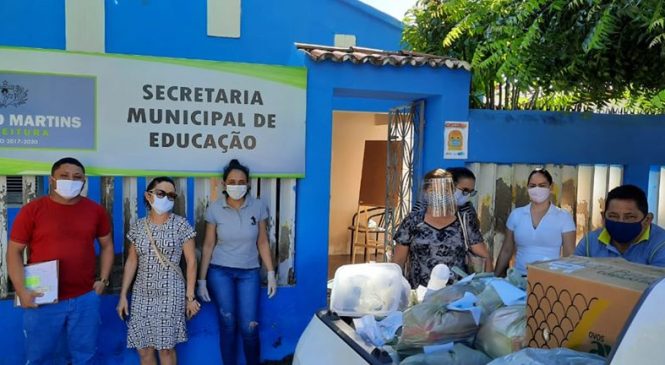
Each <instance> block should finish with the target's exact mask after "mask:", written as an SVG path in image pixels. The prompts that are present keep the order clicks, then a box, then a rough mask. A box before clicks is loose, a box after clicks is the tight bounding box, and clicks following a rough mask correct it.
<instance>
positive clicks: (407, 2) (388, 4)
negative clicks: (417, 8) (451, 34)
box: [360, 0, 416, 20]
mask: <svg viewBox="0 0 665 365" xmlns="http://www.w3.org/2000/svg"><path fill="white" fill-rule="evenodd" d="M360 1H362V2H364V3H365V4H367V5H370V6H373V7H375V8H377V9H379V10H381V11H382V12H384V13H386V14H389V15H392V16H393V17H394V18H396V19H397V20H402V19H403V18H404V13H406V11H407V10H409V9H410V8H411V7H412V6H413V5H415V4H416V0H360Z"/></svg>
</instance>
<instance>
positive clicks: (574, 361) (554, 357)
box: [487, 348, 637, 365]
mask: <svg viewBox="0 0 665 365" xmlns="http://www.w3.org/2000/svg"><path fill="white" fill-rule="evenodd" d="M522 364H528V365H604V364H605V358H603V357H600V356H598V355H594V354H590V353H587V352H579V351H574V350H571V349H566V348H556V349H532V348H528V349H524V350H521V351H518V352H514V353H512V354H510V355H506V356H504V357H500V358H498V359H495V360H493V361H492V362H490V363H489V364H487V365H522ZM636 365H637V364H636Z"/></svg>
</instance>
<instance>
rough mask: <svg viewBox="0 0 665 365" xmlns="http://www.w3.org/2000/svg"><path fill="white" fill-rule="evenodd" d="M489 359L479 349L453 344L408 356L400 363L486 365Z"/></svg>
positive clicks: (407, 364) (404, 364) (409, 364)
mask: <svg viewBox="0 0 665 365" xmlns="http://www.w3.org/2000/svg"><path fill="white" fill-rule="evenodd" d="M489 361H491V359H490V358H489V357H487V355H485V354H484V353H482V352H481V351H477V350H474V349H471V348H469V347H467V346H464V345H462V344H455V345H454V346H453V347H452V348H451V349H450V350H444V351H437V352H432V353H425V354H418V355H414V356H409V357H407V358H406V359H404V360H403V361H402V362H401V363H400V365H486V364H487V363H488V362H489Z"/></svg>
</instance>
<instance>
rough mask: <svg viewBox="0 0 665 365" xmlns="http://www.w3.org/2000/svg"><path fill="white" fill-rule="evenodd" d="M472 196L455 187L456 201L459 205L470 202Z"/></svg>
mask: <svg viewBox="0 0 665 365" xmlns="http://www.w3.org/2000/svg"><path fill="white" fill-rule="evenodd" d="M470 198H471V197H470V196H469V195H464V193H463V192H462V190H460V189H455V202H456V203H457V206H458V207H461V206H462V205H464V204H466V203H468V202H469V199H470Z"/></svg>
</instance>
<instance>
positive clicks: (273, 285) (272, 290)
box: [268, 271, 277, 299]
mask: <svg viewBox="0 0 665 365" xmlns="http://www.w3.org/2000/svg"><path fill="white" fill-rule="evenodd" d="M275 294H277V279H275V271H268V299H272V297H274V296H275Z"/></svg>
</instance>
